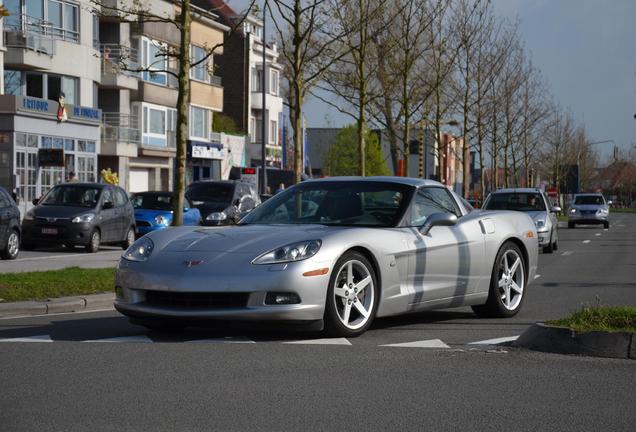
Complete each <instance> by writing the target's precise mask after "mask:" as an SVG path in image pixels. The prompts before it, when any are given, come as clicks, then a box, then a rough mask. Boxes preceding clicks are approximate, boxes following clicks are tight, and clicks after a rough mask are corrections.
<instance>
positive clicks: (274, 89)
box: [269, 69, 278, 96]
mask: <svg viewBox="0 0 636 432" xmlns="http://www.w3.org/2000/svg"><path fill="white" fill-rule="evenodd" d="M269 92H270V93H271V94H273V95H274V96H278V71H277V70H276V69H270V74H269Z"/></svg>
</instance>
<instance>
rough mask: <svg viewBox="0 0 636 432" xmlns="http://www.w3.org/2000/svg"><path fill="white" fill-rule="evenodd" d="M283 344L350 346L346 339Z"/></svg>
mask: <svg viewBox="0 0 636 432" xmlns="http://www.w3.org/2000/svg"><path fill="white" fill-rule="evenodd" d="M283 343H284V344H295V345H351V342H349V341H348V340H347V339H346V338H323V339H305V340H297V341H290V342H283Z"/></svg>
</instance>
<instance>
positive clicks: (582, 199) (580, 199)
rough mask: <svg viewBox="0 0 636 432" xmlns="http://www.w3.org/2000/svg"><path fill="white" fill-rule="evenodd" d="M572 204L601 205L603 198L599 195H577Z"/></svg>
mask: <svg viewBox="0 0 636 432" xmlns="http://www.w3.org/2000/svg"><path fill="white" fill-rule="evenodd" d="M574 204H578V205H603V204H605V203H604V202H603V197H602V196H600V195H579V196H577V197H575V198H574Z"/></svg>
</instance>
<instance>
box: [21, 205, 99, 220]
mask: <svg viewBox="0 0 636 432" xmlns="http://www.w3.org/2000/svg"><path fill="white" fill-rule="evenodd" d="M33 212H34V213H35V217H42V218H47V217H48V218H58V219H65V218H69V219H70V218H74V217H75V216H79V215H82V214H85V213H95V212H96V210H95V209H94V208H90V207H74V206H56V205H40V206H37V207H35V208H34V209H33Z"/></svg>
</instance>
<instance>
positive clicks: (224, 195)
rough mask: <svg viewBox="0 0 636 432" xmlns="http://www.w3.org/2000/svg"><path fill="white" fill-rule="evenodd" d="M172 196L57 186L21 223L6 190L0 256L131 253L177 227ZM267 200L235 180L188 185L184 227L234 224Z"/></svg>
mask: <svg viewBox="0 0 636 432" xmlns="http://www.w3.org/2000/svg"><path fill="white" fill-rule="evenodd" d="M172 199H173V196H172V193H171V192H140V193H134V194H131V195H130V196H129V195H128V194H127V193H126V192H125V191H124V190H123V189H122V188H120V187H119V186H113V185H109V184H104V183H64V184H60V185H56V186H54V187H53V188H51V189H50V190H49V191H48V192H47V193H46V194H45V195H44V196H42V197H41V198H40V199H36V200H33V204H34V207H33V208H32V209H30V210H29V211H28V212H26V214H25V215H24V218H23V220H22V223H20V211H19V209H18V207H17V205H16V203H15V201H14V199H13V198H12V197H11V195H10V194H9V193H8V192H7V191H6V190H5V189H3V188H0V257H1V258H3V259H15V258H16V257H17V256H18V253H19V251H20V247H22V249H25V250H33V249H35V248H37V247H45V246H56V245H60V246H65V247H67V248H74V247H83V248H85V249H86V251H87V252H97V251H98V250H99V248H100V246H101V245H103V244H111V245H119V246H121V247H122V249H124V250H126V249H128V248H129V247H130V246H131V245H132V244H133V243H134V241H135V239H136V238H137V237H141V236H143V235H144V234H147V233H149V232H152V231H156V230H160V229H164V228H166V227H168V226H170V225H171V224H172V219H173V205H172V204H173V202H172ZM260 202H261V200H260V197H259V196H258V194H257V193H256V190H255V188H254V187H253V186H252V185H251V184H248V183H244V182H241V181H235V180H225V181H201V182H195V183H192V184H191V185H189V186H188V188H187V189H186V195H185V206H184V208H183V224H184V225H228V224H233V223H236V222H238V220H239V219H240V218H241V217H242V216H244V215H245V214H247V213H248V212H250V211H251V210H253V209H254V208H255V207H256V206H257V205H259V204H260Z"/></svg>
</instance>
